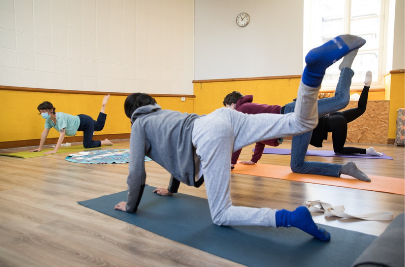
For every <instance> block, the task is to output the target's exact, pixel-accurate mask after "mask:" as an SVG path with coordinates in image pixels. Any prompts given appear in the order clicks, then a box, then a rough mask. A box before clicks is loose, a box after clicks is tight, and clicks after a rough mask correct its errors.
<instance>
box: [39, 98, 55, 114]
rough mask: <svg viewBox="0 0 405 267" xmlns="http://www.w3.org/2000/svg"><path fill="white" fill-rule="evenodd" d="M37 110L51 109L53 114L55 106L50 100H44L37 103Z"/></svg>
mask: <svg viewBox="0 0 405 267" xmlns="http://www.w3.org/2000/svg"><path fill="white" fill-rule="evenodd" d="M37 109H38V111H40V110H46V109H50V110H52V113H53V114H55V110H56V108H55V107H54V106H53V105H52V103H51V102H49V101H44V102H42V103H41V104H39V105H38V108H37Z"/></svg>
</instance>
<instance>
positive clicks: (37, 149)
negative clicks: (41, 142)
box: [30, 148, 41, 152]
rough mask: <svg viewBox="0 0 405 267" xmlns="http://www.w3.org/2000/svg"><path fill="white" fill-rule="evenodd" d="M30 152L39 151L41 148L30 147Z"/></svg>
mask: <svg viewBox="0 0 405 267" xmlns="http://www.w3.org/2000/svg"><path fill="white" fill-rule="evenodd" d="M30 152H41V150H40V149H39V148H36V149H31V150H30Z"/></svg>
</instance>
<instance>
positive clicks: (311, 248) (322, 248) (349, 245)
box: [78, 185, 376, 267]
mask: <svg viewBox="0 0 405 267" xmlns="http://www.w3.org/2000/svg"><path fill="white" fill-rule="evenodd" d="M153 189H154V187H150V186H148V185H146V187H145V191H144V193H143V197H142V200H141V202H140V204H139V208H138V211H137V212H136V213H127V212H122V211H118V210H114V206H115V205H116V204H118V203H119V202H121V201H125V200H126V198H127V191H123V192H120V193H116V194H112V195H106V196H102V197H99V198H95V199H91V200H86V201H80V202H78V203H79V204H81V205H83V206H85V207H88V208H90V209H93V210H95V211H98V212H101V213H104V214H107V215H109V216H112V217H114V218H117V219H118V220H121V221H124V222H127V223H130V224H133V225H136V226H138V227H141V228H143V229H145V230H148V231H150V232H153V233H155V234H158V235H160V236H163V237H166V238H168V239H171V240H174V241H177V242H179V243H182V244H185V245H188V246H191V247H194V248H197V249H200V250H203V251H205V252H208V253H211V254H214V255H217V256H219V257H222V258H226V259H228V260H231V261H234V262H238V263H241V264H244V265H247V266H278V267H283V266H300V267H318V266H319V267H324V266H328V267H334V266H336V267H342V266H351V265H352V263H353V262H354V261H355V260H356V259H357V257H358V256H359V255H360V254H361V253H362V252H363V251H364V250H365V249H366V248H367V247H368V246H369V245H370V244H371V242H372V241H373V240H375V239H376V237H375V236H372V235H367V234H363V233H359V232H354V231H349V230H343V229H339V228H335V227H330V226H326V225H323V226H322V227H324V228H325V229H326V230H327V231H329V232H330V234H331V241H330V242H322V241H319V240H317V239H315V238H313V237H312V236H310V235H308V234H306V233H304V232H302V231H301V230H299V229H296V228H271V227H258V226H243V227H221V226H216V225H214V224H213V223H212V220H211V216H210V211H209V208H208V201H207V200H206V199H203V198H198V197H193V196H189V195H184V194H175V195H174V196H172V197H164V196H159V195H157V194H155V193H153V192H152V191H153Z"/></svg>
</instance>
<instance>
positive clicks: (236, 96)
mask: <svg viewBox="0 0 405 267" xmlns="http://www.w3.org/2000/svg"><path fill="white" fill-rule="evenodd" d="M252 102H253V96H252V95H245V96H243V95H242V94H241V93H239V92H237V91H233V92H232V93H230V94H228V95H227V96H226V97H225V99H224V102H223V104H224V106H225V107H227V108H231V109H234V110H237V111H240V112H242V113H245V114H261V113H274V114H280V112H281V106H279V105H266V104H257V103H252ZM235 103H236V104H235ZM282 142H283V139H282V138H278V139H270V140H265V141H261V142H257V143H256V145H255V151H254V154H253V156H252V159H251V160H250V161H241V162H240V163H241V164H246V165H254V164H255V163H257V162H258V161H259V160H260V158H261V157H262V155H263V151H264V147H265V146H266V145H268V146H274V147H275V146H278V145H279V144H281V143H282ZM241 152H242V149H239V150H237V151H235V152H234V153H232V159H231V168H232V169H233V168H234V166H235V164H236V162H237V160H238V158H239V155H240V153H241Z"/></svg>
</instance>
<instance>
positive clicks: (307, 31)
mask: <svg viewBox="0 0 405 267" xmlns="http://www.w3.org/2000/svg"><path fill="white" fill-rule="evenodd" d="M313 1H315V0H304V25H303V28H304V30H303V33H304V37H303V40H304V43H303V49H304V55H306V54H307V53H308V51H309V50H311V49H312V48H313V47H311V28H312V24H311V23H312V22H311V18H312V13H313V12H314V11H313V9H312V8H311V6H312V2H313ZM338 1H344V2H345V3H344V15H343V31H344V32H343V33H341V34H347V33H350V25H351V22H352V21H356V20H363V19H369V18H372V17H365V18H355V19H352V18H351V3H352V0H338ZM365 1H366V0H365ZM390 2H391V4H394V6H395V0H381V3H380V4H381V6H380V15H379V16H375V17H379V18H380V29H379V44H378V49H377V51H378V67H377V71H378V77H377V79H376V81H373V83H372V87H371V88H370V90H373V89H381V88H384V87H385V86H384V75H385V73H384V72H386V71H387V63H389V61H390V60H389V54H390V52H391V51H390V49H387V47H388V43H390V42H389V40H388V39H389V38H388V35H389V27H388V26H389V22H390V19H389V12H390V11H391V10H392V9H391V8H390ZM394 14H395V13H394ZM391 38H393V37H391ZM360 51H361V52H365V51H376V50H375V49H370V50H362V49H360ZM391 57H392V55H391ZM303 66H304V67H305V59H304V60H303ZM354 71H356V70H354ZM373 80H374V77H373ZM336 83H337V80H331V81H325V82H323V83H322V89H324V90H328V91H330V90H334V89H335V87H336ZM363 86H364V83H363V82H352V85H351V87H350V88H351V89H362V88H363Z"/></svg>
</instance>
